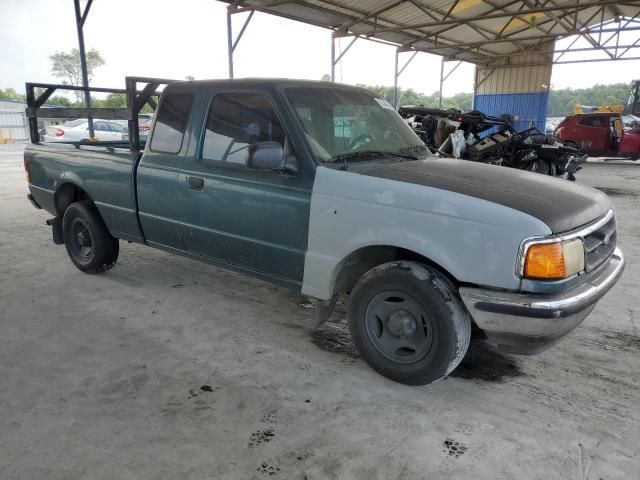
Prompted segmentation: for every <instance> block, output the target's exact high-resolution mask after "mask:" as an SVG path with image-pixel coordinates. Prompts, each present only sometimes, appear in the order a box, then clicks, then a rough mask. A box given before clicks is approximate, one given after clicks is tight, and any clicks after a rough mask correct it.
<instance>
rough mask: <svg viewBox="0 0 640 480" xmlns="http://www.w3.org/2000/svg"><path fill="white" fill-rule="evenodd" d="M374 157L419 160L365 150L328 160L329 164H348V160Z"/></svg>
mask: <svg viewBox="0 0 640 480" xmlns="http://www.w3.org/2000/svg"><path fill="white" fill-rule="evenodd" d="M374 157H399V158H404V159H406V160H418V157H414V156H413V155H407V154H405V153H396V152H385V151H384V150H363V151H360V152H348V153H341V154H340V155H336V156H335V157H331V158H330V159H329V160H327V162H328V163H337V162H346V161H347V160H350V161H354V160H367V159H370V158H374Z"/></svg>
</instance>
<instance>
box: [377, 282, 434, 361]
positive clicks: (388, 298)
mask: <svg viewBox="0 0 640 480" xmlns="http://www.w3.org/2000/svg"><path fill="white" fill-rule="evenodd" d="M365 328H366V331H367V336H368V337H369V340H370V341H371V343H372V344H373V346H374V347H375V349H376V350H377V351H378V352H380V354H382V355H383V356H385V357H386V358H388V359H389V360H391V361H393V362H396V363H402V364H409V363H415V362H418V361H420V360H422V359H423V358H424V357H425V356H427V354H428V353H429V351H430V350H431V346H432V344H433V328H432V325H431V320H430V318H429V315H428V312H427V311H426V310H425V309H424V308H423V307H422V306H421V305H420V304H419V303H418V302H416V301H415V300H414V299H413V298H411V297H410V296H409V295H407V294H406V293H404V292H399V291H388V292H383V293H380V294H378V295H376V296H375V297H374V298H373V299H372V300H371V301H370V302H369V305H367V310H366V313H365Z"/></svg>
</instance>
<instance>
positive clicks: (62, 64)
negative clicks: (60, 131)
mask: <svg viewBox="0 0 640 480" xmlns="http://www.w3.org/2000/svg"><path fill="white" fill-rule="evenodd" d="M86 57H87V76H88V78H89V81H91V79H92V78H93V72H94V70H95V69H96V68H98V67H101V66H102V65H104V64H105V61H104V58H102V55H100V52H98V50H96V49H95V48H92V49H91V50H89V51H88V52H86ZM49 59H50V60H51V73H52V74H53V75H54V76H55V77H58V78H63V79H64V80H63V82H62V83H64V84H69V85H73V86H76V87H77V86H80V85H82V67H81V63H80V51H79V50H78V49H77V48H73V49H71V51H70V52H56V53H54V54H53V55H50V56H49ZM74 93H75V95H76V100H77V101H78V102H80V99H81V98H82V92H74Z"/></svg>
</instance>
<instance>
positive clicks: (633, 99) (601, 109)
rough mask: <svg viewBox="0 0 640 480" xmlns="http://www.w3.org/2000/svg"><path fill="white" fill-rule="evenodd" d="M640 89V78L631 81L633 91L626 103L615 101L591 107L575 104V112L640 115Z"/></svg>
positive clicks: (577, 113) (575, 113)
mask: <svg viewBox="0 0 640 480" xmlns="http://www.w3.org/2000/svg"><path fill="white" fill-rule="evenodd" d="M639 91H640V80H634V81H633V82H631V93H630V94H629V99H628V100H627V104H626V105H623V104H622V103H614V104H611V105H600V106H597V107H590V106H587V105H578V104H575V105H574V106H573V114H574V115H579V114H581V113H620V114H622V113H629V114H632V115H638V113H640V101H639V98H638V97H639Z"/></svg>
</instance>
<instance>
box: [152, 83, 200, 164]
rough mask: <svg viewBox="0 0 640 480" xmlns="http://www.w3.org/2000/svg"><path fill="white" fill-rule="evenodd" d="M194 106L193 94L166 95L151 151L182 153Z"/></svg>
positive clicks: (160, 109) (154, 132)
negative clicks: (188, 121)
mask: <svg viewBox="0 0 640 480" xmlns="http://www.w3.org/2000/svg"><path fill="white" fill-rule="evenodd" d="M192 104H193V93H191V92H167V93H166V94H165V95H164V97H163V98H162V103H161V104H160V108H159V109H158V117H157V119H156V126H155V129H154V131H153V138H152V139H151V151H153V152H161V153H178V152H179V151H180V148H181V147H182V140H183V139H184V132H185V130H186V128H187V120H189V114H190V113H191V105H192Z"/></svg>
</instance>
